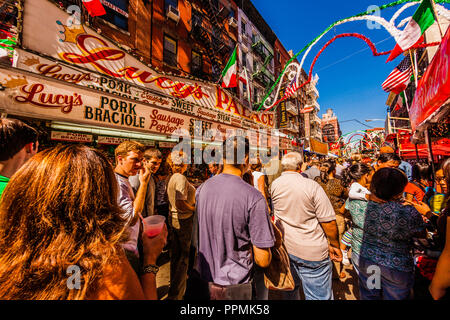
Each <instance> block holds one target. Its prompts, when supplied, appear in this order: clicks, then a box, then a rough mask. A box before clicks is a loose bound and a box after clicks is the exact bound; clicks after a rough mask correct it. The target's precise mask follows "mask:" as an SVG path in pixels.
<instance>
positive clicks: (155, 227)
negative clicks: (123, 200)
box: [143, 215, 166, 238]
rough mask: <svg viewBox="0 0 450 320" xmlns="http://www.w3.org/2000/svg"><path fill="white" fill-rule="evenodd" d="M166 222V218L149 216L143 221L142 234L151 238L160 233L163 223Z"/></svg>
mask: <svg viewBox="0 0 450 320" xmlns="http://www.w3.org/2000/svg"><path fill="white" fill-rule="evenodd" d="M165 221H166V217H164V216H158V215H154V216H150V217H147V218H145V219H144V220H143V224H144V233H145V235H146V236H147V237H149V238H153V237H156V236H157V235H158V234H160V233H161V231H162V229H163V227H164V223H165Z"/></svg>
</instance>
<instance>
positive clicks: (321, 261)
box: [271, 152, 342, 300]
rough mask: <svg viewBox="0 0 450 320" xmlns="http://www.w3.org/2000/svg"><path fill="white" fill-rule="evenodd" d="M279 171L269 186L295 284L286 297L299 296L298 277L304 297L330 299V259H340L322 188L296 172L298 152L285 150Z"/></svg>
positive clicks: (330, 208)
mask: <svg viewBox="0 0 450 320" xmlns="http://www.w3.org/2000/svg"><path fill="white" fill-rule="evenodd" d="M281 165H282V169H283V173H282V175H281V177H279V178H278V179H276V180H275V181H274V182H273V183H272V186H271V195H272V203H273V208H274V215H275V221H276V223H277V225H278V226H279V227H280V229H281V230H282V232H283V234H284V241H285V245H286V248H287V251H288V253H289V259H290V262H291V271H292V275H293V277H294V280H295V283H296V288H295V290H294V291H292V292H286V293H285V298H286V299H299V293H298V289H299V287H300V281H301V283H302V285H303V292H304V293H305V297H306V299H307V300H332V299H333V291H332V288H331V285H332V263H331V260H330V258H331V259H332V260H334V261H341V260H342V252H341V249H340V246H339V236H338V228H337V224H336V216H335V212H334V209H333V206H332V205H331V202H330V200H329V199H328V197H327V195H326V193H325V191H324V190H323V189H322V187H321V186H320V185H319V184H318V183H317V182H315V181H314V180H311V179H308V178H305V177H303V176H302V175H301V174H300V170H301V165H302V156H301V154H299V153H297V152H291V153H288V154H287V155H285V156H284V157H283V159H282V160H281Z"/></svg>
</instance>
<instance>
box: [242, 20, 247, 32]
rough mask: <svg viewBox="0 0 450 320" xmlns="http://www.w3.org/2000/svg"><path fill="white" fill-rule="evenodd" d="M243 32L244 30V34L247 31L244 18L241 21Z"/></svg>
mask: <svg viewBox="0 0 450 320" xmlns="http://www.w3.org/2000/svg"><path fill="white" fill-rule="evenodd" d="M241 29H242V30H241V32H242V34H245V33H246V31H245V22H244V20H242V21H241Z"/></svg>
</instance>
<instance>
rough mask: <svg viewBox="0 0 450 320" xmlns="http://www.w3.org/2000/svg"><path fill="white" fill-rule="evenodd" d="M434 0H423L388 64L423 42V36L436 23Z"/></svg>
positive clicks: (398, 41)
mask: <svg viewBox="0 0 450 320" xmlns="http://www.w3.org/2000/svg"><path fill="white" fill-rule="evenodd" d="M431 1H432V0H423V1H422V3H421V4H420V6H419V8H418V9H417V11H416V13H414V15H413V17H412V19H411V20H410V21H409V23H408V24H407V25H406V27H405V29H404V30H403V33H402V34H401V36H400V38H399V39H398V40H397V45H396V46H395V48H394V50H392V52H391V55H390V56H389V58H388V59H387V61H386V62H389V61H392V60H394V59H395V58H397V57H398V56H399V55H400V54H401V53H402V52H404V51H406V50H408V49H410V48H411V47H412V46H414V45H415V44H418V43H420V42H421V40H423V39H422V35H423V33H424V32H425V30H427V29H428V28H429V27H430V26H431V25H432V24H433V23H434V21H435V17H434V10H433V4H432V3H431Z"/></svg>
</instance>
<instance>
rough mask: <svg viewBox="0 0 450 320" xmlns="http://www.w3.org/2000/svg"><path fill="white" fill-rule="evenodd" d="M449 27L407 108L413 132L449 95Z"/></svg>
mask: <svg viewBox="0 0 450 320" xmlns="http://www.w3.org/2000/svg"><path fill="white" fill-rule="evenodd" d="M449 56H450V28H448V29H447V32H446V34H445V36H444V38H443V39H442V42H441V45H440V47H439V49H438V51H437V52H436V54H435V56H434V57H433V60H432V61H431V63H430V65H429V66H428V68H427V70H426V71H425V73H424V75H423V77H422V78H421V79H420V80H419V83H418V86H417V90H416V93H415V95H414V100H413V102H412V105H411V108H410V110H409V117H410V119H411V127H412V129H413V132H415V131H416V129H417V128H418V127H419V126H420V125H421V124H422V123H424V122H425V121H426V120H428V119H430V118H433V117H434V116H435V115H436V114H437V113H438V112H439V111H440V108H441V107H442V106H443V105H444V104H446V103H447V102H448V101H449V97H450V78H449V77H448V74H449V72H450V70H449V67H450V62H449Z"/></svg>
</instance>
